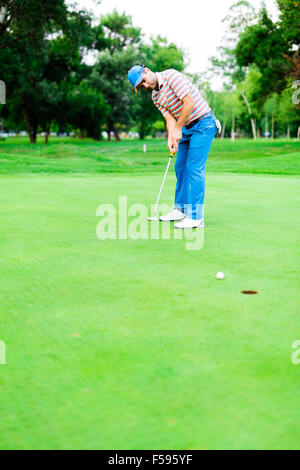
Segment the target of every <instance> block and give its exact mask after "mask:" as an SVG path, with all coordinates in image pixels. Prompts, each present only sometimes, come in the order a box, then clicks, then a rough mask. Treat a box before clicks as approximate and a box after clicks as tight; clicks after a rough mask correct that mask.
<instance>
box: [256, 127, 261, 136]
mask: <svg viewBox="0 0 300 470" xmlns="http://www.w3.org/2000/svg"><path fill="white" fill-rule="evenodd" d="M256 137H257V138H259V137H260V128H259V127H258V128H257V129H256Z"/></svg>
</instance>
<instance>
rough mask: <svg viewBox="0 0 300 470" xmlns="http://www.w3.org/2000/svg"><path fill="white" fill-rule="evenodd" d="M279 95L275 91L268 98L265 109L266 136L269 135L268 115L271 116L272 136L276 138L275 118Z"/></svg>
mask: <svg viewBox="0 0 300 470" xmlns="http://www.w3.org/2000/svg"><path fill="white" fill-rule="evenodd" d="M278 98H279V97H278V95H277V93H273V95H270V96H269V98H268V99H267V100H266V102H265V104H264V107H263V110H264V112H265V136H266V137H268V116H271V137H272V139H274V135H275V118H276V117H277V114H278Z"/></svg>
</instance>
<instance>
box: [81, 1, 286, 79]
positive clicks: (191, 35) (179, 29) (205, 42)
mask: <svg viewBox="0 0 300 470" xmlns="http://www.w3.org/2000/svg"><path fill="white" fill-rule="evenodd" d="M75 1H76V2H77V4H78V5H80V6H82V7H83V6H84V7H85V8H87V9H88V10H93V11H94V14H95V15H96V16H97V17H98V18H99V17H100V16H101V15H103V14H107V13H109V12H111V11H112V10H113V9H114V8H116V9H117V11H118V12H120V13H123V12H124V11H125V12H126V13H127V14H130V15H131V16H132V18H133V23H134V25H135V26H138V27H141V28H142V31H143V33H144V34H145V36H146V38H149V37H150V36H151V35H154V36H156V35H158V34H160V35H161V36H163V37H166V38H167V39H168V41H170V42H174V43H175V44H176V45H177V46H179V47H180V48H182V49H183V50H184V51H185V52H186V54H187V56H188V57H189V61H190V65H189V66H188V68H187V71H188V72H191V73H200V72H204V71H205V70H206V69H207V68H208V66H209V60H208V59H209V57H211V56H213V55H215V54H216V52H217V47H218V46H220V45H221V40H222V37H223V35H224V32H225V27H224V24H222V19H223V18H224V17H225V16H226V15H227V14H228V11H229V8H230V6H231V5H232V4H234V3H236V1H237V0H205V1H203V0H185V1H179V0H148V1H145V0H103V1H102V3H101V4H99V5H97V4H96V3H97V2H96V1H93V0H75ZM251 3H252V5H253V6H254V7H255V9H258V8H259V6H260V5H261V3H262V2H261V0H251ZM264 3H265V4H266V6H267V9H268V11H269V12H270V13H271V14H272V16H273V18H277V17H278V9H277V7H276V2H275V0H265V2H264ZM211 85H212V87H213V88H220V86H221V80H219V79H218V78H217V77H216V78H215V79H214V80H213V82H211Z"/></svg>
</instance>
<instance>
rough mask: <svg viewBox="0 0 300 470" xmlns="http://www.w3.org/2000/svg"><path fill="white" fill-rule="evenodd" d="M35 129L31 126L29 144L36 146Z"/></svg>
mask: <svg viewBox="0 0 300 470" xmlns="http://www.w3.org/2000/svg"><path fill="white" fill-rule="evenodd" d="M36 135H37V127H36V126H33V127H32V129H31V133H30V136H29V137H30V143H31V144H36Z"/></svg>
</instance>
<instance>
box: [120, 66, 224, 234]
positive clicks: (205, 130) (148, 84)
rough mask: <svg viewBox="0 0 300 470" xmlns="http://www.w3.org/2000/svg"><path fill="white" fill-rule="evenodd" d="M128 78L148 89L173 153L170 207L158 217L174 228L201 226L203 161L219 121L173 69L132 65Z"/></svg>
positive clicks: (203, 188) (205, 103)
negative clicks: (173, 182) (162, 117)
mask: <svg viewBox="0 0 300 470" xmlns="http://www.w3.org/2000/svg"><path fill="white" fill-rule="evenodd" d="M128 80H129V82H130V83H131V84H132V85H133V86H134V89H135V91H136V92H137V91H138V88H144V89H146V90H150V91H151V92H152V100H153V102H154V104H155V106H156V107H157V108H158V109H159V111H160V112H161V113H162V115H163V116H164V118H165V120H166V125H167V132H168V148H169V150H170V152H177V157H176V162H175V172H176V178H177V183H176V190H175V205H174V209H173V210H172V211H171V212H170V213H169V214H167V215H163V216H161V217H160V220H161V221H163V222H172V221H174V222H177V223H176V224H175V227H176V228H195V227H204V214H203V208H204V194H205V174H206V169H205V167H206V160H207V157H208V153H209V150H210V147H211V144H212V141H213V140H214V137H215V135H216V131H217V129H219V131H220V123H219V121H217V119H216V117H215V115H214V113H213V112H212V110H211V109H210V107H209V105H208V104H207V102H206V101H205V100H204V99H203V98H202V96H201V95H200V93H199V91H198V90H197V88H196V87H195V86H194V85H193V84H192V83H191V81H190V80H189V79H188V78H187V77H186V76H185V75H183V74H182V73H181V72H178V71H177V70H175V69H168V70H164V71H163V72H157V73H154V72H152V71H151V70H150V69H149V68H148V67H145V66H144V65H135V66H134V67H132V68H131V69H130V70H129V72H128Z"/></svg>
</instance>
